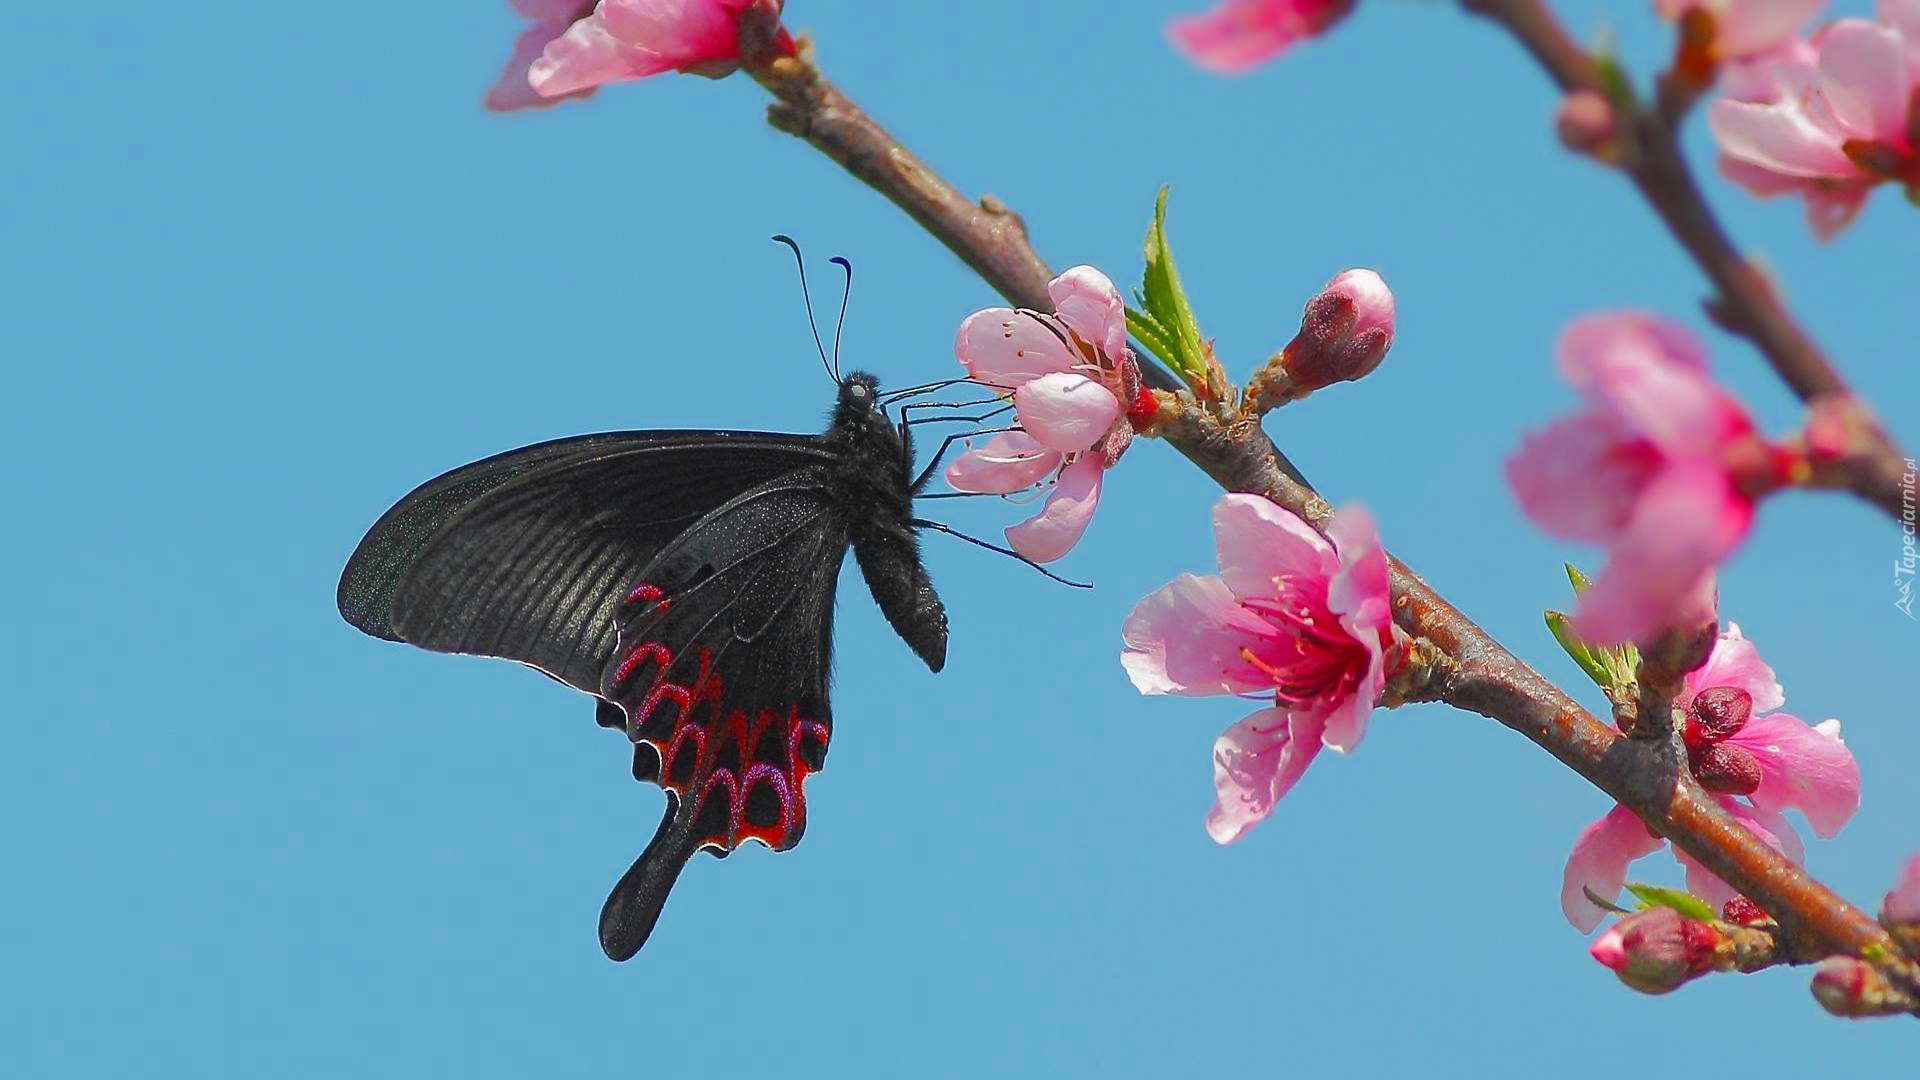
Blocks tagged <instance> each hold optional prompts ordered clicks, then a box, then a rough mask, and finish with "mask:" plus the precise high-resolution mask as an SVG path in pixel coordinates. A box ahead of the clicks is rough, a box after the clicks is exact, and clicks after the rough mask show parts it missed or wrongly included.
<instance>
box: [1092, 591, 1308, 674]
mask: <svg viewBox="0 0 1920 1080" xmlns="http://www.w3.org/2000/svg"><path fill="white" fill-rule="evenodd" d="M1273 633H1274V630H1273V628H1272V627H1271V626H1270V625H1268V623H1267V622H1266V620H1264V619H1262V618H1260V617H1259V616H1258V615H1255V614H1254V613H1252V612H1250V611H1247V610H1246V609H1245V608H1243V607H1241V606H1240V602H1239V601H1238V600H1236V599H1235V598H1234V595H1233V592H1232V591H1231V590H1229V589H1228V588H1227V584H1226V582H1224V581H1221V580H1220V579H1219V578H1217V577H1199V576H1196V575H1194V574H1181V575H1180V576H1179V577H1177V578H1175V579H1174V580H1173V581H1172V582H1170V583H1168V584H1166V585H1163V586H1161V587H1160V588H1159V589H1158V590H1156V591H1154V592H1152V593H1150V594H1148V595H1147V596H1146V597H1145V598H1144V599H1142V600H1141V601H1140V602H1139V603H1138V604H1136V605H1134V608H1133V613H1132V614H1130V615H1128V616H1127V621H1126V623H1125V625H1124V626H1122V628H1121V631H1120V636H1121V640H1122V641H1123V642H1125V645H1126V648H1125V650H1124V651H1123V652H1122V653H1121V654H1120V664H1121V666H1122V667H1124V668H1126V670H1127V677H1128V678H1129V679H1132V680H1133V685H1134V688H1135V689H1137V690H1139V691H1140V692H1141V693H1143V694H1182V695H1193V696H1198V695H1205V694H1248V693H1254V692H1256V691H1260V690H1271V689H1272V687H1273V680H1272V678H1271V677H1270V676H1269V675H1267V673H1266V672H1264V671H1261V670H1260V669H1259V668H1257V667H1254V666H1253V665H1251V664H1249V663H1247V661H1246V660H1245V658H1244V657H1243V656H1242V655H1241V652H1240V650H1241V649H1242V648H1243V647H1246V646H1248V645H1251V644H1257V643H1259V642H1261V641H1263V640H1264V639H1266V638H1268V637H1271V636H1272V635H1273Z"/></svg>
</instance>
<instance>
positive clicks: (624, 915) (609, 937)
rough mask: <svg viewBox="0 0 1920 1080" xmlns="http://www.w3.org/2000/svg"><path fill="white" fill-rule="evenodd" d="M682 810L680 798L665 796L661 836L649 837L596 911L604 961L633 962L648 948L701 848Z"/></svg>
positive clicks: (690, 814)
mask: <svg viewBox="0 0 1920 1080" xmlns="http://www.w3.org/2000/svg"><path fill="white" fill-rule="evenodd" d="M681 806H682V803H681V802H680V799H679V797H678V796H676V795H674V794H673V793H672V792H668V793H667V813H666V816H665V817H663V818H662V819H661V820H660V829H659V831H657V832H655V833H654V834H653V840H652V841H651V842H650V843H648V844H647V850H645V851H643V852H641V853H640V857H639V858H638V859H635V860H634V862H633V866H631V867H629V868H628V870H627V872H626V873H625V874H623V875H621V877H620V880H619V882H618V883H617V884H615V885H614V887H613V892H611V893H609V894H608V895H607V902H606V905H605V906H603V907H602V908H601V909H600V948H602V949H603V950H605V951H606V954H607V957H608V959H611V960H616V961H625V960H631V959H632V958H633V955H634V954H635V953H637V952H639V951H640V946H642V945H645V944H646V943H647V938H648V937H649V936H650V935H651V934H652V933H653V925H654V923H656V922H659V921H660V909H661V908H663V907H665V906H666V903H667V894H668V893H669V892H671V891H673V883H674V882H675V881H676V880H678V879H679V877H680V871H681V870H682V869H683V868H685V867H686V865H687V860H688V859H690V858H692V857H693V853H694V852H695V851H696V850H698V848H699V846H700V842H699V840H698V839H697V838H696V837H695V836H694V829H693V819H694V814H693V812H692V810H691V809H689V810H688V812H687V813H684V814H683V813H681V812H680V809H681Z"/></svg>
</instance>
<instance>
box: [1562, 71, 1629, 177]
mask: <svg viewBox="0 0 1920 1080" xmlns="http://www.w3.org/2000/svg"><path fill="white" fill-rule="evenodd" d="M1615 123H1616V120H1615V117H1614V111H1613V103H1612V102H1610V101H1608V100H1607V96H1606V95H1605V94H1602V93H1601V92H1600V91H1598V90H1593V89H1581V90H1575V91H1574V92H1573V93H1571V94H1568V95H1567V96H1566V97H1564V98H1561V99H1560V111H1559V113H1557V114H1556V115H1555V116H1554V118H1553V126H1554V130H1555V131H1557V132H1558V133H1559V135H1560V144H1561V145H1562V146H1565V147H1566V148H1567V149H1569V150H1572V151H1573V152H1574V153H1577V154H1587V155H1589V156H1591V157H1594V158H1598V159H1599V160H1601V161H1611V160H1613V159H1614V158H1615V157H1616V156H1618V154H1619V145H1618V143H1617V141H1616V139H1615V137H1614V135H1615Z"/></svg>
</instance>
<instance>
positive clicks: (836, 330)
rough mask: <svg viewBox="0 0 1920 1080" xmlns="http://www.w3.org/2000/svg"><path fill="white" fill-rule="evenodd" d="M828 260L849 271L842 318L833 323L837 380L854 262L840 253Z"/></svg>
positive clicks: (841, 297)
mask: <svg viewBox="0 0 1920 1080" xmlns="http://www.w3.org/2000/svg"><path fill="white" fill-rule="evenodd" d="M827 261H828V262H831V263H838V264H840V269H842V270H845V271H846V272H847V287H846V288H845V289H842V290H841V291H840V318H839V320H838V321H837V322H835V323H834V324H833V377H834V380H835V381H836V382H837V381H839V379H840V328H841V327H843V326H845V325H847V301H849V300H851V299H853V264H852V263H850V262H848V261H847V260H845V259H843V258H841V257H840V256H838V255H835V256H834V257H833V258H831V259H828V260H827Z"/></svg>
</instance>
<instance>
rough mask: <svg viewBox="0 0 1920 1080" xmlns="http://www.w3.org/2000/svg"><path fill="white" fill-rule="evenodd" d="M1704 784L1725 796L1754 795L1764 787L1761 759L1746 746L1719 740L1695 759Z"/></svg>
mask: <svg viewBox="0 0 1920 1080" xmlns="http://www.w3.org/2000/svg"><path fill="white" fill-rule="evenodd" d="M1692 765H1693V775H1694V776H1695V777H1696V778H1697V779H1698V780H1699V781H1700V786H1701V787H1703V788H1706V789H1707V790H1708V791H1712V792H1717V793H1719V794H1721V795H1751V794H1753V793H1754V792H1755V791H1757V790H1759V788H1760V759H1759V758H1757V757H1754V756H1753V754H1752V753H1751V752H1749V751H1747V750H1746V749H1744V748H1742V747H1738V746H1730V745H1728V744H1726V743H1715V744H1714V745H1712V746H1709V747H1707V748H1706V750H1704V751H1702V752H1701V754H1700V755H1699V757H1698V758H1697V759H1695V760H1694V761H1693V762H1692Z"/></svg>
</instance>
